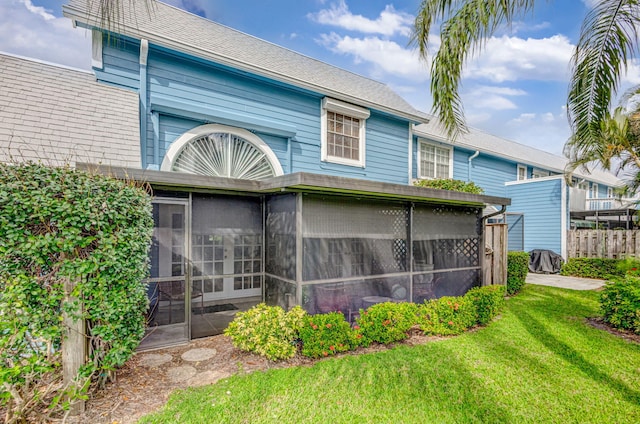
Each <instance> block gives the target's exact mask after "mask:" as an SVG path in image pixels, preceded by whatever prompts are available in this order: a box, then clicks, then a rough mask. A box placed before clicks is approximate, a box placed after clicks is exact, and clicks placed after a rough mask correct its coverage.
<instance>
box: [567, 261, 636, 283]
mask: <svg viewBox="0 0 640 424" xmlns="http://www.w3.org/2000/svg"><path fill="white" fill-rule="evenodd" d="M619 265H620V261H619V260H617V259H607V258H569V260H568V261H567V262H565V263H564V265H563V266H562V269H561V270H560V275H570V276H573V277H583V278H601V279H605V280H606V279H610V278H616V277H622V276H624V274H625V269H623V268H620V267H619Z"/></svg>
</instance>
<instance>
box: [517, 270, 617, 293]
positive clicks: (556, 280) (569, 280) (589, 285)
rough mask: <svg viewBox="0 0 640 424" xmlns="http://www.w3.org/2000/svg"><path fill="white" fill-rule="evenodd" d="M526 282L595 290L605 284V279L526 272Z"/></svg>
mask: <svg viewBox="0 0 640 424" xmlns="http://www.w3.org/2000/svg"><path fill="white" fill-rule="evenodd" d="M526 282H527V284H538V285H541V286H551V287H561V288H564V289H573V290H595V289H598V288H600V287H602V286H604V284H605V280H596V279H593V278H580V277H565V276H564V275H559V274H534V273H532V272H530V273H529V274H527V280H526Z"/></svg>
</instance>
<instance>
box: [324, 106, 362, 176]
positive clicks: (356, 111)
mask: <svg viewBox="0 0 640 424" xmlns="http://www.w3.org/2000/svg"><path fill="white" fill-rule="evenodd" d="M327 111H330V112H335V113H340V114H342V115H345V116H349V117H351V118H357V119H358V120H359V121H360V129H359V132H360V134H359V135H360V139H359V143H360V145H359V152H360V155H359V158H358V160H353V159H345V158H341V157H337V156H329V155H328V154H327ZM369 116H371V112H370V111H369V110H368V109H365V108H362V107H359V106H355V105H352V104H349V103H345V102H341V101H340V100H336V99H331V98H329V97H325V98H324V99H322V112H321V117H320V140H321V143H320V156H321V158H322V161H323V162H332V163H338V164H341V165H348V166H357V167H361V168H364V167H365V157H366V155H365V148H366V137H365V134H366V124H365V123H366V120H367V119H368V118H369Z"/></svg>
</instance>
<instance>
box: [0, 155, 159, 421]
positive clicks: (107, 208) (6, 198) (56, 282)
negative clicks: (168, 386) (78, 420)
mask: <svg viewBox="0 0 640 424" xmlns="http://www.w3.org/2000/svg"><path fill="white" fill-rule="evenodd" d="M152 229H153V219H152V215H151V201H150V196H149V195H148V193H147V191H146V190H145V189H144V187H142V186H141V185H139V184H136V183H133V182H126V181H119V180H115V179H112V178H109V177H106V176H102V175H94V174H91V173H87V172H82V171H78V170H74V169H71V168H69V167H60V168H52V167H45V166H42V165H38V164H33V163H28V164H20V165H7V164H0V240H2V242H1V243H0V407H1V408H4V409H5V411H6V416H5V422H22V421H26V420H31V419H35V420H36V421H48V416H47V414H49V415H50V414H55V413H56V411H60V409H61V408H63V409H64V408H66V407H68V406H69V403H70V402H72V401H74V400H75V399H78V398H82V397H84V396H86V394H87V393H88V392H89V391H90V390H93V389H95V388H96V387H98V386H100V385H101V384H103V383H104V382H105V380H106V379H107V378H108V376H109V374H110V371H112V370H114V369H115V368H116V367H118V366H120V365H122V364H123V363H124V362H125V361H126V360H127V359H128V358H129V357H130V356H131V354H132V353H133V351H134V349H135V348H136V346H137V345H138V343H139V342H140V340H141V338H142V336H143V334H144V326H145V317H144V313H145V310H146V308H147V298H146V295H145V293H146V292H145V286H144V283H143V279H144V278H145V277H146V276H147V273H148V263H147V261H148V259H147V257H148V255H147V253H148V249H149V244H150V239H151V233H152ZM65 314H66V315H67V316H70V317H72V318H73V319H76V320H78V319H81V320H85V321H86V337H87V345H88V346H89V349H88V355H87V359H88V361H87V363H86V364H85V365H84V366H83V367H82V368H81V369H80V372H79V373H78V375H77V377H76V379H75V381H74V383H73V384H67V385H66V386H65V385H64V384H63V383H62V369H61V346H63V343H64V334H65V333H66V328H65V325H64V322H65V321H64V320H63V316H64V315H65ZM43 411H44V412H43ZM38 414H40V415H38ZM42 414H45V415H44V416H43V415H42Z"/></svg>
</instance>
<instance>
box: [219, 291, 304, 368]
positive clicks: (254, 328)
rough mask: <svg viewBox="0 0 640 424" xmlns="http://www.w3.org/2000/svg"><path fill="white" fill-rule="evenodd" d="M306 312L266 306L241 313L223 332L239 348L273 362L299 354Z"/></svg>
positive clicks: (262, 305)
mask: <svg viewBox="0 0 640 424" xmlns="http://www.w3.org/2000/svg"><path fill="white" fill-rule="evenodd" d="M306 314H307V313H306V312H305V311H304V309H302V308H301V307H300V306H295V307H293V308H292V309H291V310H290V311H289V312H285V310H284V309H282V308H281V307H279V306H267V305H266V304H264V303H260V304H259V305H256V306H254V307H253V308H251V309H249V310H248V311H245V312H240V313H238V314H237V315H236V317H235V319H234V320H233V321H232V322H231V323H230V324H229V326H228V327H227V328H226V329H225V330H224V334H225V335H227V336H229V337H231V341H232V342H233V345H234V346H235V347H237V348H238V349H242V350H246V351H248V352H255V353H257V354H259V355H262V356H264V357H266V358H267V359H270V360H272V361H275V360H278V359H288V358H291V357H293V356H294V355H295V354H296V339H297V338H298V333H299V331H300V329H301V328H302V325H303V323H304V317H305V315H306Z"/></svg>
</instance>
